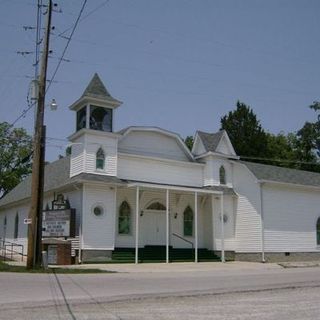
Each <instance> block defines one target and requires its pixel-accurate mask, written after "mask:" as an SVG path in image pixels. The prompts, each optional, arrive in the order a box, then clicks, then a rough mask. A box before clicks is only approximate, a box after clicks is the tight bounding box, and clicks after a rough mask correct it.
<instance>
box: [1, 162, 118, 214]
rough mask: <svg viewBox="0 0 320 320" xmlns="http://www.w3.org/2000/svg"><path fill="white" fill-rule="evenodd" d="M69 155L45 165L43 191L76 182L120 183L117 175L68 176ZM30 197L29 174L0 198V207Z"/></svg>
mask: <svg viewBox="0 0 320 320" xmlns="http://www.w3.org/2000/svg"><path fill="white" fill-rule="evenodd" d="M69 175H70V157H65V158H62V159H59V160H57V161H54V162H52V163H50V164H48V165H46V166H45V176H44V192H47V191H51V190H52V191H53V190H56V189H59V188H61V187H64V186H67V185H69V184H73V183H77V182H84V181H87V182H104V183H111V184H122V183H123V181H122V180H120V179H119V178H117V177H112V176H104V175H97V174H90V173H80V174H79V175H77V176H74V177H72V178H70V176H69ZM29 197H31V175H29V176H27V177H26V178H25V179H24V180H23V181H22V182H20V183H19V184H18V185H17V186H16V187H15V188H14V189H13V190H11V191H10V192H9V193H8V194H7V195H6V196H4V197H3V198H2V199H1V200H0V208H1V207H2V206H5V205H9V204H11V203H13V202H16V201H20V200H24V199H28V198H29Z"/></svg>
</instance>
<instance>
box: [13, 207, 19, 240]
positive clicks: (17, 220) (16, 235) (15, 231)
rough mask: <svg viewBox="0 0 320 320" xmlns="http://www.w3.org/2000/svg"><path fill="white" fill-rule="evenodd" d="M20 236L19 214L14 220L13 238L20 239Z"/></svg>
mask: <svg viewBox="0 0 320 320" xmlns="http://www.w3.org/2000/svg"><path fill="white" fill-rule="evenodd" d="M18 235H19V214H18V212H17V213H16V216H15V218H14V231H13V237H14V238H15V239H17V238H18Z"/></svg>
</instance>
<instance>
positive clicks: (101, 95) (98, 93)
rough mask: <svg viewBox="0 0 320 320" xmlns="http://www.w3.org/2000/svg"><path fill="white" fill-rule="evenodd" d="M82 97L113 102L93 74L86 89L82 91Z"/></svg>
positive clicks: (98, 78)
mask: <svg viewBox="0 0 320 320" xmlns="http://www.w3.org/2000/svg"><path fill="white" fill-rule="evenodd" d="M82 97H92V98H98V99H107V100H115V99H114V98H113V97H112V96H111V95H110V93H109V92H108V90H107V89H106V87H105V86H104V84H103V82H102V81H101V79H100V77H99V76H98V74H97V73H95V74H94V76H93V78H92V79H91V81H90V83H89V84H88V86H87V88H86V89H85V90H84V92H83V94H82Z"/></svg>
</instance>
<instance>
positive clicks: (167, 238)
mask: <svg viewBox="0 0 320 320" xmlns="http://www.w3.org/2000/svg"><path fill="white" fill-rule="evenodd" d="M166 263H169V189H167V190H166Z"/></svg>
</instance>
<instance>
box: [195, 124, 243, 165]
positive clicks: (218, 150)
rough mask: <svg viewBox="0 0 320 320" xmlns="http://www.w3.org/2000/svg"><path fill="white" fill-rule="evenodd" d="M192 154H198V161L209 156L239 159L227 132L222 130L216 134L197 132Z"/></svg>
mask: <svg viewBox="0 0 320 320" xmlns="http://www.w3.org/2000/svg"><path fill="white" fill-rule="evenodd" d="M192 152H193V153H194V154H196V159H200V158H203V157H205V156H208V155H216V156H222V157H227V158H234V159H238V156H237V155H236V153H235V150H234V148H233V146H232V143H231V141H230V139H229V136H228V134H227V132H226V131H225V130H220V131H218V132H216V133H208V132H203V131H197V132H196V135H195V139H194V144H193V148H192Z"/></svg>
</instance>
